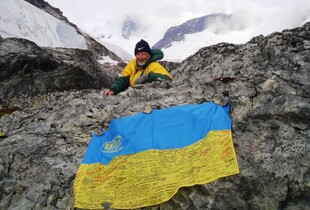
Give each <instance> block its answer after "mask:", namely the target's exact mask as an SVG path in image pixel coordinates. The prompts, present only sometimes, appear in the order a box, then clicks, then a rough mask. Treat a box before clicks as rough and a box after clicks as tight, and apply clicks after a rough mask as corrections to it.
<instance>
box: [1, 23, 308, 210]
mask: <svg viewBox="0 0 310 210" xmlns="http://www.w3.org/2000/svg"><path fill="white" fill-rule="evenodd" d="M309 49H310V23H307V24H305V25H304V26H302V27H299V28H296V29H293V30H285V31H283V32H281V33H274V34H271V35H269V36H267V37H264V36H258V37H254V38H253V39H252V40H251V41H249V42H248V43H246V44H243V45H233V44H228V43H220V44H217V45H213V46H210V47H206V48H203V49H201V50H199V51H198V52H197V53H196V54H194V55H193V56H191V57H189V58H187V59H186V60H185V61H183V62H182V63H181V64H180V67H178V68H176V69H173V70H172V71H171V73H172V74H173V76H174V81H173V82H154V83H150V84H146V85H144V86H142V87H140V88H135V89H133V88H129V89H128V90H127V91H125V92H122V93H120V94H119V95H116V96H113V97H106V96H104V95H103V94H102V92H101V91H99V90H96V89H93V88H91V89H84V90H76V89H75V90H67V91H56V92H52V93H47V94H41V95H34V96H32V97H29V96H24V95H22V96H19V97H14V98H12V99H10V100H7V101H6V102H5V103H2V110H5V109H7V111H8V110H11V111H12V110H16V111H14V112H13V113H11V114H7V115H4V116H2V117H1V118H0V132H2V134H3V135H2V138H0V209H40V210H41V209H70V208H72V204H73V183H74V178H75V174H76V172H77V169H78V167H79V164H80V162H81V160H82V158H83V155H84V153H85V150H86V148H87V145H88V143H89V140H90V138H91V136H92V134H93V132H94V130H95V129H96V128H98V127H100V128H108V126H109V122H110V121H111V120H112V119H115V118H118V117H122V116H130V115H133V114H135V113H138V112H141V111H143V109H144V107H145V106H151V107H152V108H153V109H162V108H165V107H172V106H176V105H180V104H194V103H203V102H207V101H214V102H216V103H219V104H225V103H226V102H227V101H230V102H231V104H232V109H231V116H232V119H233V140H234V145H235V149H236V153H237V157H238V162H239V167H240V174H238V175H234V176H231V177H226V178H221V179H219V180H217V181H214V182H212V183H209V184H206V185H197V186H192V187H184V188H181V189H180V190H179V191H178V193H177V194H176V195H175V196H174V197H173V198H172V199H170V200H169V201H167V202H165V203H163V204H160V205H157V206H153V207H147V208H145V209H165V210H175V209H191V210H192V209H221V210H222V209H300V210H301V209H309V208H310V167H309V163H310V152H309V151H310V140H309V139H310V130H309V122H310V103H309V102H310V100H309V95H310V94H309V89H310V87H309V86H310V71H309V70H310V57H309V54H310V53H309ZM42 71H44V70H42ZM46 71H47V70H46ZM14 76H16V74H15V73H12V75H11V77H14ZM13 107H14V109H9V108H13Z"/></svg>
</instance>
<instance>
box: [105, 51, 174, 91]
mask: <svg viewBox="0 0 310 210" xmlns="http://www.w3.org/2000/svg"><path fill="white" fill-rule="evenodd" d="M163 57H164V53H163V52H162V51H161V50H159V49H155V50H152V56H151V58H150V59H149V60H148V62H147V63H146V64H145V65H143V66H139V65H138V64H137V61H136V59H135V58H134V59H132V60H131V61H130V62H129V63H128V64H127V66H126V67H125V69H124V70H123V71H122V73H121V75H120V77H119V78H118V79H117V80H116V81H115V82H114V83H113V84H112V85H111V87H110V90H112V91H113V92H114V93H115V94H118V93H119V92H122V91H124V90H126V89H127V88H128V87H129V86H131V87H134V85H135V81H136V80H137V79H138V78H139V77H140V76H142V75H143V74H149V77H148V81H147V82H153V81H155V80H157V79H158V78H160V79H164V80H172V77H171V75H170V74H169V72H168V71H167V70H166V69H165V67H163V66H162V65H161V64H160V63H158V62H156V61H158V60H161V59H162V58H163Z"/></svg>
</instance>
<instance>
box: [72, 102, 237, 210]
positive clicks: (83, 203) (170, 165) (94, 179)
mask: <svg viewBox="0 0 310 210" xmlns="http://www.w3.org/2000/svg"><path fill="white" fill-rule="evenodd" d="M229 108H230V107H229V104H228V105H226V106H220V105H217V104H215V103H204V104H195V105H181V106H177V107H172V108H166V109H162V110H153V111H152V112H151V113H149V114H147V113H139V114H136V115H134V116H130V117H123V118H119V119H115V120H113V121H112V122H111V123H110V128H109V130H107V131H105V133H104V135H101V136H97V135H96V134H94V135H93V137H92V139H91V141H90V143H89V146H88V148H87V151H86V154H85V157H84V159H83V161H82V163H81V165H80V167H79V170H78V172H77V176H76V179H75V184H74V196H75V207H77V208H85V209H100V208H101V209H102V208H103V207H105V206H109V207H112V208H116V209H133V208H139V207H144V206H151V205H155V204H159V203H162V202H164V201H167V200H169V199H170V198H171V197H172V196H173V195H174V194H175V193H176V192H177V191H178V189H179V188H180V187H184V186H193V185H196V184H206V183H209V182H212V181H214V180H216V179H218V178H221V177H225V176H229V175H233V174H237V173H239V168H238V162H237V159H236V153H235V150H234V147H233V142H232V134H231V125H232V123H231V118H230V116H229Z"/></svg>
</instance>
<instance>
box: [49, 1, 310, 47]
mask: <svg viewBox="0 0 310 210" xmlns="http://www.w3.org/2000/svg"><path fill="white" fill-rule="evenodd" d="M47 1H48V2H49V3H50V4H51V5H53V6H54V7H58V8H59V9H60V10H61V11H63V13H64V15H65V16H66V17H68V19H69V20H70V21H71V22H73V23H75V24H76V25H78V26H79V27H80V28H81V29H83V30H85V31H86V32H88V33H89V34H92V35H94V36H101V35H105V36H106V37H108V36H110V35H113V38H114V40H111V41H112V43H114V44H119V45H120V46H122V47H124V48H127V47H130V48H132V47H133V46H134V44H135V43H136V41H138V40H139V39H140V38H144V39H146V40H148V41H149V43H150V45H153V44H155V43H156V42H157V41H159V40H160V39H161V38H162V37H163V36H164V33H165V32H166V31H167V29H169V28H170V27H172V26H177V25H180V24H182V23H184V22H185V21H187V20H189V19H192V18H197V17H201V16H203V15H207V14H211V13H226V14H233V19H232V21H231V22H230V23H229V25H227V24H226V25H218V26H217V27H218V28H220V27H222V28H221V30H222V31H225V30H231V28H233V29H234V30H236V31H237V30H240V32H241V31H242V29H245V28H246V29H247V31H246V32H243V34H246V37H248V36H256V35H259V34H263V35H268V34H270V33H272V32H274V31H282V30H283V29H286V28H293V27H297V26H300V24H301V22H302V23H305V22H306V21H307V20H308V21H309V20H310V1H309V0H294V1H291V0H260V1H257V0H190V1H189V0H178V1H176V0H163V1H154V0H152V1H151V0H130V1H124V0H111V1H102V0H89V1H85V0H66V1H60V0H47ZM126 18H131V19H133V20H135V22H136V23H137V26H138V30H137V31H136V32H135V33H134V34H133V36H134V37H133V39H132V40H131V42H134V43H128V42H125V41H124V40H122V39H121V37H120V35H121V27H122V23H123V21H124V20H125V19H126ZM225 27H227V28H225ZM228 34H229V33H228ZM228 34H227V36H228ZM230 35H231V34H230ZM117 36H118V37H117ZM236 36H237V35H236ZM222 38H223V40H225V41H227V40H228V39H229V37H222ZM250 38H251V37H250ZM236 39H238V38H237V37H231V40H236ZM238 40H239V39H238Z"/></svg>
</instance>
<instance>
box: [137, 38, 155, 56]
mask: <svg viewBox="0 0 310 210" xmlns="http://www.w3.org/2000/svg"><path fill="white" fill-rule="evenodd" d="M138 52H147V53H149V54H152V50H151V48H150V46H149V44H148V43H147V42H146V41H144V40H143V39H141V41H140V42H138V43H137V44H136V47H135V55H136V54H137V53H138Z"/></svg>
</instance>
